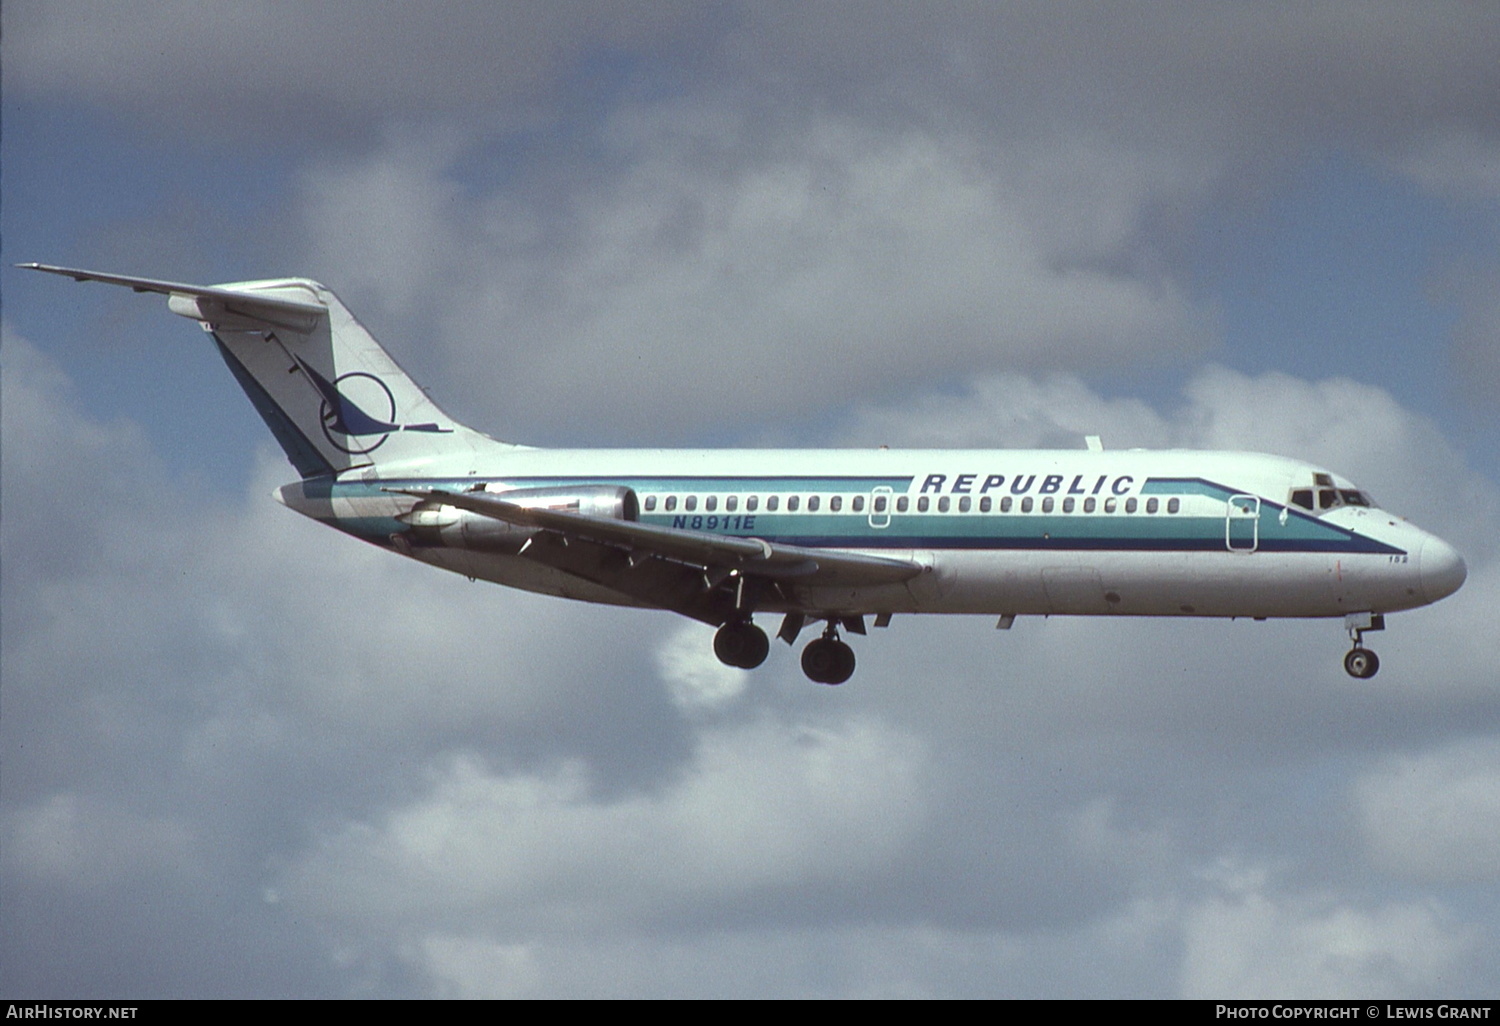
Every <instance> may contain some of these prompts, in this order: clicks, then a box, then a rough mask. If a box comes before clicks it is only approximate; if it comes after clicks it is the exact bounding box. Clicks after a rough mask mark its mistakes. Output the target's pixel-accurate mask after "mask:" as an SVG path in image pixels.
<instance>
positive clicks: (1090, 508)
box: [1083, 495, 1098, 513]
mask: <svg viewBox="0 0 1500 1026" xmlns="http://www.w3.org/2000/svg"><path fill="white" fill-rule="evenodd" d="M1096 505H1098V503H1097V502H1096V501H1095V500H1094V497H1093V496H1092V495H1091V496H1089V497H1088V498H1087V499H1084V500H1083V511H1084V512H1085V513H1092V512H1094V507H1095V506H1096Z"/></svg>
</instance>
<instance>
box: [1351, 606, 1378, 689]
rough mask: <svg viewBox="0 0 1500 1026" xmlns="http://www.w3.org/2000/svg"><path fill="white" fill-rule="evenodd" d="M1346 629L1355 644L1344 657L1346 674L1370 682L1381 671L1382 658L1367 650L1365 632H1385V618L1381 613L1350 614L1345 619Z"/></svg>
mask: <svg viewBox="0 0 1500 1026" xmlns="http://www.w3.org/2000/svg"><path fill="white" fill-rule="evenodd" d="M1344 627H1345V629H1346V630H1348V631H1349V640H1350V641H1352V642H1354V647H1353V648H1352V649H1350V650H1349V652H1348V653H1347V654H1346V655H1345V656H1344V672H1345V673H1347V674H1349V676H1351V677H1355V678H1358V679H1359V680H1369V679H1370V678H1371V677H1373V676H1375V674H1376V673H1377V672H1379V670H1380V657H1379V656H1377V655H1376V654H1375V653H1374V652H1372V651H1370V650H1369V649H1368V648H1365V631H1383V630H1385V617H1384V616H1383V615H1381V614H1380V613H1350V614H1349V615H1348V616H1346V617H1344Z"/></svg>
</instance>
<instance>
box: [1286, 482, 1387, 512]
mask: <svg viewBox="0 0 1500 1026" xmlns="http://www.w3.org/2000/svg"><path fill="white" fill-rule="evenodd" d="M1313 477H1314V479H1315V480H1316V481H1317V484H1318V487H1316V488H1293V489H1292V490H1291V492H1290V493H1289V494H1288V495H1287V502H1288V503H1289V504H1290V505H1293V506H1298V507H1300V508H1302V509H1306V510H1312V511H1313V512H1316V513H1324V512H1327V511H1328V510H1331V509H1338V508H1339V507H1340V506H1364V507H1367V508H1368V507H1371V506H1374V505H1375V502H1374V500H1373V499H1371V498H1370V496H1369V495H1368V494H1366V493H1365V492H1362V491H1359V490H1358V489H1356V488H1336V487H1334V486H1333V485H1332V484H1325V482H1331V481H1332V478H1331V477H1329V475H1327V474H1314V475H1313Z"/></svg>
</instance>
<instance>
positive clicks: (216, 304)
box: [16, 263, 328, 332]
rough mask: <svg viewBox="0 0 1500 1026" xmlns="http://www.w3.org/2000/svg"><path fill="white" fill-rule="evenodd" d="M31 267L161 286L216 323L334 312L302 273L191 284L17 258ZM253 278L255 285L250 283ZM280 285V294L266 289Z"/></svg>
mask: <svg viewBox="0 0 1500 1026" xmlns="http://www.w3.org/2000/svg"><path fill="white" fill-rule="evenodd" d="M16 266H17V267H24V268H26V269H27V270H31V271H46V272H47V273H48V274H61V275H65V276H67V277H69V278H72V279H73V280H74V281H100V282H104V283H105V284H106V285H121V286H124V287H125V288H128V289H131V290H132V291H135V292H156V293H159V294H161V295H163V296H167V297H168V301H167V306H168V308H169V309H170V310H171V311H172V312H173V313H176V314H181V315H182V316H184V317H190V318H192V319H193V320H195V321H206V322H209V323H216V322H219V321H222V320H224V319H225V316H226V315H228V316H229V317H233V318H243V319H246V320H250V321H263V322H265V323H266V324H268V325H270V326H272V327H277V328H290V329H293V330H296V331H300V332H309V331H311V330H312V329H313V328H314V327H315V326H316V325H317V322H318V319H319V318H320V317H326V316H327V315H328V307H327V306H326V305H325V304H324V303H322V302H321V301H319V300H318V299H317V298H316V293H315V292H314V291H313V289H312V288H311V287H310V284H311V283H307V284H304V283H303V282H301V281H300V280H297V279H287V280H285V281H278V282H254V283H247V287H246V288H244V289H239V288H236V287H235V286H233V285H185V284H183V283H181V282H175V281H158V280H157V279H155V278H133V277H130V276H128V275H123V274H102V273H100V272H98V271H84V270H80V269H78V268H76V267H54V266H53V265H51V264H37V263H30V264H17V265H16ZM251 284H253V286H254V287H253V288H251V287H249V286H250V285H251ZM267 288H275V289H276V292H275V293H274V294H272V293H268V292H266V291H264V290H265V289H267ZM287 290H298V291H303V292H305V293H306V294H307V296H308V298H307V299H300V298H297V297H295V296H290V295H287V294H286V292H287Z"/></svg>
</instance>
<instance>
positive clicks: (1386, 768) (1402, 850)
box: [1353, 737, 1500, 884]
mask: <svg viewBox="0 0 1500 1026" xmlns="http://www.w3.org/2000/svg"><path fill="white" fill-rule="evenodd" d="M1353 798H1354V802H1355V806H1356V808H1357V810H1358V812H1359V816H1360V823H1361V826H1362V827H1363V830H1364V835H1365V842H1366V844H1368V845H1369V848H1370V853H1371V855H1372V856H1373V858H1374V859H1375V861H1376V862H1377V863H1378V864H1379V865H1381V866H1382V867H1383V868H1385V869H1387V870H1389V871H1391V872H1394V873H1398V874H1401V875H1403V876H1408V877H1412V878H1415V879H1418V880H1421V881H1424V882H1437V883H1479V884H1494V883H1496V882H1497V881H1500V739H1497V738H1494V737H1482V738H1477V739H1470V740H1463V741H1457V742H1453V743H1451V744H1447V745H1443V746H1441V747H1438V748H1435V749H1433V750H1430V751H1426V752H1423V753H1421V754H1419V755H1410V756H1397V757H1393V758H1390V759H1387V760H1385V761H1384V762H1383V763H1382V764H1381V765H1380V766H1378V767H1377V768H1375V769H1373V770H1371V771H1370V772H1368V773H1366V774H1364V775H1363V776H1362V777H1361V778H1360V779H1358V780H1357V781H1355V783H1354V788H1353Z"/></svg>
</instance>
